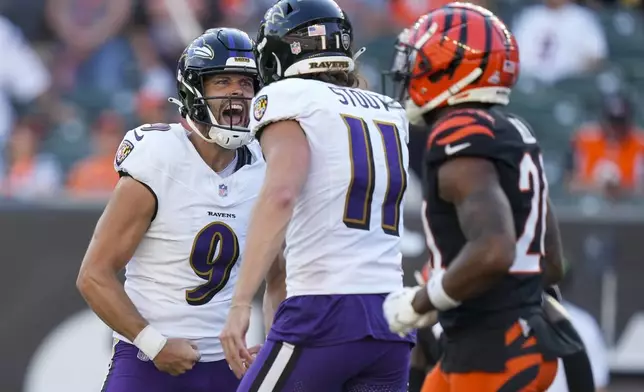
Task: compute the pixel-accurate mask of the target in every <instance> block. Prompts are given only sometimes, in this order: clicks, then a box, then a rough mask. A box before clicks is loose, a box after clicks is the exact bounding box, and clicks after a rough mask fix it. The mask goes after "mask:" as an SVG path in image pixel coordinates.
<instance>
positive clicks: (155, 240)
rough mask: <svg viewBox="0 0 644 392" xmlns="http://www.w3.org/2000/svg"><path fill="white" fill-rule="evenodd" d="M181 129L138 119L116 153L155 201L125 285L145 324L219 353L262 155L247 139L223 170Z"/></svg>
mask: <svg viewBox="0 0 644 392" xmlns="http://www.w3.org/2000/svg"><path fill="white" fill-rule="evenodd" d="M187 136H188V132H187V131H186V130H185V129H184V128H183V126H182V125H180V124H171V125H166V124H153V125H144V126H141V127H139V128H137V129H134V130H131V131H129V132H128V133H127V134H126V135H125V138H124V140H123V142H122V143H121V146H120V147H119V149H118V151H117V153H116V158H115V162H114V163H115V168H116V170H117V171H118V172H119V173H121V175H123V174H125V175H128V176H131V177H132V178H134V179H136V180H137V181H139V182H141V183H143V184H144V185H145V186H147V187H149V189H150V190H151V191H152V192H153V193H154V195H155V196H156V199H157V206H158V208H157V212H156V215H155V217H154V219H153V221H152V223H151V225H150V227H149V229H148V231H147V232H146V233H145V235H144V237H143V240H142V241H141V243H140V244H139V246H138V248H137V249H136V251H135V253H134V256H133V257H132V259H131V260H130V262H129V263H128V264H127V267H126V272H125V276H126V281H125V291H126V292H127V294H128V296H129V297H130V299H131V300H132V302H133V303H134V305H135V306H136V308H137V309H138V311H139V312H140V313H141V315H142V316H143V317H144V318H145V319H146V320H147V321H148V322H149V323H150V325H152V326H153V327H154V328H155V329H157V330H159V331H160V332H161V333H162V334H164V335H165V336H167V337H176V338H186V339H190V340H193V341H194V342H195V343H196V344H197V346H198V347H199V351H200V353H201V355H202V356H201V360H202V361H205V362H209V361H217V360H221V359H224V354H223V349H222V347H221V344H220V341H219V334H220V333H221V331H222V329H223V326H224V323H225V321H226V317H227V315H228V309H229V306H230V301H231V299H232V294H233V287H234V285H235V281H236V280H237V272H238V269H239V267H240V263H241V260H242V256H243V255H242V253H241V252H242V249H243V248H244V243H245V241H246V231H247V227H248V221H249V217H250V211H251V209H252V207H253V204H254V202H255V200H256V198H257V195H258V193H259V190H260V187H261V185H262V181H263V179H264V173H265V168H266V163H265V162H264V160H263V157H262V154H261V150H260V148H259V144H258V143H257V142H253V143H251V145H249V146H248V148H247V149H242V150H243V152H242V150H238V151H239V152H238V154H237V158H236V161H237V164H239V165H240V164H241V163H240V162H244V163H245V165H244V166H243V167H241V168H240V169H239V170H237V171H235V172H234V173H232V174H230V175H229V176H225V177H222V176H220V175H218V174H217V173H215V172H214V171H213V170H212V169H211V168H210V166H209V165H207V164H206V163H205V162H204V160H203V159H202V158H201V156H200V155H199V153H198V152H197V150H196V149H195V147H194V146H193V144H192V143H191V142H190V140H189V139H188V137H187ZM233 164H235V163H233ZM229 171H230V170H229ZM115 337H117V338H118V339H122V340H124V341H127V339H125V338H124V337H123V336H120V335H119V334H116V333H115Z"/></svg>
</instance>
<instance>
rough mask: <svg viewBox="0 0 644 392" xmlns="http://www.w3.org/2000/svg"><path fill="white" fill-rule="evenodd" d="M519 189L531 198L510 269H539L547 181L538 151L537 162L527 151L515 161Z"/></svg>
mask: <svg viewBox="0 0 644 392" xmlns="http://www.w3.org/2000/svg"><path fill="white" fill-rule="evenodd" d="M519 189H520V190H521V192H532V198H531V199H530V213H529V214H528V217H527V218H526V221H525V226H524V227H523V233H521V236H520V237H519V239H518V240H517V247H516V257H515V259H514V264H512V268H510V272H513V273H535V272H539V271H540V270H541V257H543V256H544V255H545V237H546V213H547V212H548V182H547V181H546V176H545V174H544V171H543V157H542V156H541V154H539V156H538V160H537V162H535V159H533V157H532V155H530V154H529V153H525V154H524V155H523V159H521V163H520V164H519Z"/></svg>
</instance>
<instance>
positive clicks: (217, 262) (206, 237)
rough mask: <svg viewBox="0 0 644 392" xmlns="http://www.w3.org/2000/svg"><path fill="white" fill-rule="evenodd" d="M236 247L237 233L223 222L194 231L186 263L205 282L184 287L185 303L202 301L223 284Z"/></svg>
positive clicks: (232, 263)
mask: <svg viewBox="0 0 644 392" xmlns="http://www.w3.org/2000/svg"><path fill="white" fill-rule="evenodd" d="M239 251H240V249H239V240H238V239H237V235H236V234H235V232H234V231H233V229H232V228H231V227H230V226H228V225H227V224H225V223H223V222H213V223H211V224H209V225H208V226H206V227H204V228H203V229H201V230H200V231H199V233H197V236H196V237H195V240H194V242H193V244H192V251H191V252H190V267H192V270H193V271H194V272H195V274H197V276H199V277H200V278H201V279H203V280H205V281H206V283H204V284H202V285H200V286H197V287H196V288H194V289H192V290H186V301H187V302H188V304H190V305H194V306H199V305H205V304H207V303H208V302H210V301H211V300H212V299H213V297H214V296H215V295H217V293H219V292H220V291H221V290H223V288H224V287H226V284H227V283H228V280H229V279H230V272H231V271H232V269H233V267H234V266H235V264H236V263H237V260H238V259H239Z"/></svg>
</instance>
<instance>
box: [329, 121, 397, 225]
mask: <svg viewBox="0 0 644 392" xmlns="http://www.w3.org/2000/svg"><path fill="white" fill-rule="evenodd" d="M342 120H343V121H344V123H345V124H346V126H347V129H348V131H349V149H350V152H351V183H350V184H349V189H348V190H347V196H346V201H345V205H344V217H343V219H342V220H343V222H344V224H345V225H346V226H347V227H349V228H352V229H360V230H370V224H371V204H372V202H373V192H374V188H375V183H376V173H375V167H374V166H375V165H374V157H373V147H372V145H371V138H370V136H369V126H368V125H367V122H366V121H365V120H364V119H362V118H358V117H353V116H349V115H346V114H343V115H342ZM374 124H375V126H376V128H377V129H378V131H379V133H380V137H381V138H382V146H383V150H384V154H385V161H386V164H387V191H386V193H385V198H384V200H383V202H382V222H381V227H382V230H383V231H384V232H385V233H386V234H389V235H393V236H398V235H399V234H398V233H399V230H398V229H399V227H398V226H399V223H400V213H401V211H400V205H401V203H402V199H403V195H404V194H405V189H406V188H407V174H406V173H405V167H404V165H403V155H402V147H401V145H400V137H399V132H398V128H397V127H396V125H395V124H391V123H385V122H380V121H374Z"/></svg>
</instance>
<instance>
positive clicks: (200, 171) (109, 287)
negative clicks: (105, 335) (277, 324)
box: [77, 28, 266, 392]
mask: <svg viewBox="0 0 644 392" xmlns="http://www.w3.org/2000/svg"><path fill="white" fill-rule="evenodd" d="M252 46H253V42H252V40H251V39H250V38H249V37H248V35H247V34H246V33H244V32H242V31H239V30H236V29H230V28H218V29H210V30H208V31H206V32H205V33H204V34H203V35H202V36H200V37H198V38H197V39H195V40H194V41H193V42H192V44H191V45H190V46H189V47H188V48H186V50H185V51H184V53H183V54H182V56H181V58H180V60H179V64H178V73H177V78H178V81H177V87H178V93H179V100H176V99H171V101H172V102H174V103H177V104H178V105H179V106H180V111H181V114H182V116H183V117H184V118H185V121H186V123H187V124H188V126H187V127H186V128H184V126H182V125H181V124H169V125H168V124H152V125H150V124H146V125H143V126H141V127H139V128H136V129H134V130H131V131H129V132H128V133H127V134H126V135H125V138H124V140H123V142H122V144H121V146H120V147H119V149H118V152H117V153H116V158H115V168H116V170H117V171H118V172H119V174H120V176H121V178H120V180H119V182H118V184H117V186H116V188H115V189H114V192H113V194H112V197H111V199H110V201H109V203H108V205H107V207H106V209H105V211H104V212H103V215H102V217H101V219H100V220H99V222H98V225H97V227H96V231H95V232H94V236H93V238H92V240H91V243H90V245H89V248H88V250H87V253H86V255H85V258H84V260H83V264H82V267H81V270H80V273H79V277H78V282H77V285H78V288H79V290H80V292H81V293H82V295H83V297H84V298H85V299H86V301H87V302H88V304H89V305H90V307H91V308H92V309H93V310H94V311H95V312H96V314H97V315H98V316H99V317H100V318H101V319H102V320H103V321H105V323H106V324H107V325H109V326H110V327H111V328H112V329H113V330H114V337H115V341H116V343H115V347H114V356H113V358H112V363H111V367H110V372H109V374H108V377H107V379H106V382H105V385H104V389H103V391H107V392H140V391H149V392H189V391H194V392H201V391H203V392H206V391H208V392H230V391H234V390H235V389H236V387H237V384H238V383H239V381H238V380H237V378H236V377H235V375H234V374H233V373H232V372H231V371H230V368H229V367H228V365H227V364H226V361H225V360H224V352H223V349H222V347H221V343H220V341H219V338H218V336H219V333H220V332H221V329H222V327H223V324H224V322H225V319H226V315H227V313H228V310H229V308H230V304H231V302H230V301H231V298H232V294H233V291H232V290H233V286H234V284H235V281H236V279H237V271H238V269H239V265H240V261H241V259H242V257H243V254H242V249H243V247H244V243H245V241H246V230H247V227H248V223H249V218H250V210H251V207H252V205H253V203H254V202H255V200H256V198H257V195H258V193H259V190H260V187H261V184H262V181H263V178H264V173H265V167H266V164H265V162H264V160H263V157H262V154H261V150H260V148H259V144H258V143H257V142H251V141H252V140H253V138H252V136H251V134H250V131H249V129H248V127H247V126H248V123H249V116H250V114H249V113H250V110H249V109H250V100H251V99H252V97H253V95H254V93H255V92H256V89H257V88H258V82H259V80H258V77H257V68H256V63H255V58H254V55H253V52H252ZM123 268H125V269H126V272H125V277H126V280H125V286H124V287H123V285H121V283H120V282H119V280H118V279H117V274H118V273H119V271H120V270H121V269H123ZM177 375H180V376H179V377H173V376H177Z"/></svg>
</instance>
